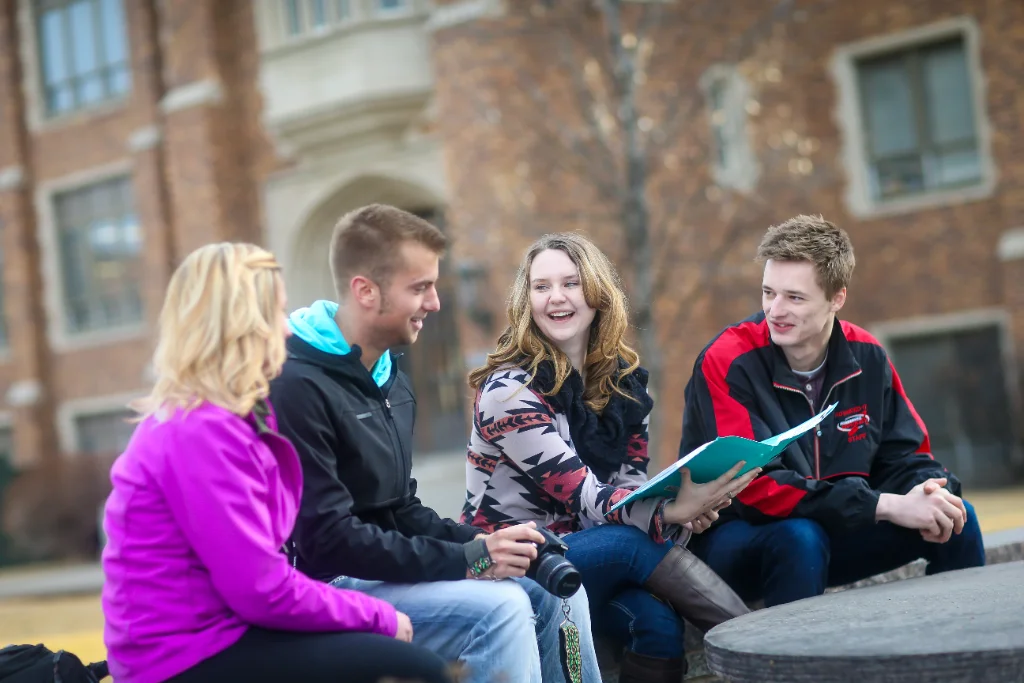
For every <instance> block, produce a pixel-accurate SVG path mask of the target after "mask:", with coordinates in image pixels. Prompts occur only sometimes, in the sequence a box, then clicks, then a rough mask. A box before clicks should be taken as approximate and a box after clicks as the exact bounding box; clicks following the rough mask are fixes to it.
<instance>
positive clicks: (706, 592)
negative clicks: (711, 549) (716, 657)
mask: <svg viewBox="0 0 1024 683" xmlns="http://www.w3.org/2000/svg"><path fill="white" fill-rule="evenodd" d="M644 587H645V588H646V589H647V590H649V591H650V592H651V593H653V594H654V595H655V596H657V597H659V598H661V599H662V600H664V601H665V602H667V603H668V604H670V605H671V606H672V609H674V610H675V611H676V614H678V615H679V616H681V617H683V618H684V619H686V620H687V621H688V622H690V623H691V624H693V625H694V626H696V627H697V628H699V629H700V630H701V631H704V632H705V633H707V632H708V631H710V630H711V629H712V628H714V627H715V626H718V625H719V624H721V623H722V622H724V621H728V620H729V619H732V618H733V617H738V616H740V615H742V614H747V613H748V612H750V609H749V608H748V607H747V606H746V604H745V603H744V602H743V600H741V599H740V596H738V595H736V592H735V591H733V589H732V588H730V587H729V585H728V584H727V583H726V582H725V581H724V580H723V579H722V577H720V576H719V575H718V574H716V573H715V572H714V571H713V570H712V569H711V567H709V566H707V565H706V564H704V563H703V562H702V561H701V560H700V559H698V558H697V556H696V555H694V554H693V553H692V552H690V551H689V550H687V549H686V548H684V547H682V546H678V545H676V546H672V549H671V550H669V551H668V555H666V556H665V558H664V559H663V560H662V561H661V562H660V563H658V566H657V567H655V568H654V571H653V572H651V576H650V578H648V579H647V583H646V584H644Z"/></svg>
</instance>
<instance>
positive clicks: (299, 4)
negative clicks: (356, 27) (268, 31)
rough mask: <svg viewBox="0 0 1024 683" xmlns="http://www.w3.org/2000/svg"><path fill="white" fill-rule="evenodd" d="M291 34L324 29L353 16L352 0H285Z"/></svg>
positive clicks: (288, 32) (298, 34) (285, 11)
mask: <svg viewBox="0 0 1024 683" xmlns="http://www.w3.org/2000/svg"><path fill="white" fill-rule="evenodd" d="M283 6H284V20H285V24H286V28H287V34H288V35H289V36H292V37H294V36H301V35H303V34H306V33H312V32H316V31H322V30H325V29H327V28H329V27H330V26H333V25H337V24H343V23H345V22H347V21H348V20H350V19H351V18H352V0H283Z"/></svg>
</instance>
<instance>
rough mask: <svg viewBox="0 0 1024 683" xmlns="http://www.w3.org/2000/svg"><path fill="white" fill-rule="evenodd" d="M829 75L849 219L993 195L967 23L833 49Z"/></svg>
mask: <svg viewBox="0 0 1024 683" xmlns="http://www.w3.org/2000/svg"><path fill="white" fill-rule="evenodd" d="M831 71H832V76H833V78H834V79H835V82H836V86H837V90H838V92H837V95H838V107H837V120H838V122H839V125H840V126H841V128H842V133H843V136H842V160H843V164H844V166H845V171H846V175H847V178H848V179H849V181H848V183H847V186H846V192H845V203H846V207H847V209H848V210H849V211H850V213H851V214H852V215H853V216H854V217H856V218H875V217H878V216H888V215H896V214H901V213H907V212H911V211H920V210H924V209H930V208H934V207H939V206H952V205H957V204H963V203H964V202H969V201H977V200H981V199H986V198H988V197H991V196H992V194H993V192H995V187H996V169H995V165H994V163H993V159H992V152H991V148H992V131H991V126H990V124H989V122H988V118H987V115H986V113H985V101H986V95H985V79H984V76H983V72H982V66H981V29H980V28H979V27H978V23H977V21H976V20H975V19H974V18H972V17H970V16H961V17H955V18H951V19H943V20H942V21H937V22H935V23H932V24H926V25H924V26H917V27H914V28H911V29H908V30H906V31H902V32H899V33H885V34H882V35H878V36H874V37H871V38H867V39H865V40H862V41H859V42H857V43H852V44H849V45H841V46H839V47H837V48H836V50H835V54H834V56H833V58H832V64H831Z"/></svg>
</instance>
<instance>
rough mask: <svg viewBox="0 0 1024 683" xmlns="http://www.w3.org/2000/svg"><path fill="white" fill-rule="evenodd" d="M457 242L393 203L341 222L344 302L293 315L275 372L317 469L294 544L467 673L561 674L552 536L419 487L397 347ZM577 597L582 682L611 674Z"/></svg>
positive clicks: (313, 570) (336, 262) (304, 566)
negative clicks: (470, 513) (505, 524)
mask: <svg viewBox="0 0 1024 683" xmlns="http://www.w3.org/2000/svg"><path fill="white" fill-rule="evenodd" d="M446 244H447V240H446V238H445V237H444V235H443V234H442V233H441V231H440V230H438V229H437V228H436V227H434V226H433V225H431V224H430V223H428V222H427V221H424V220H422V219H421V218H418V217H416V216H414V215H412V214H409V213H407V212H405V211H401V210H399V209H396V208H394V207H390V206H382V205H372V206H367V207H364V208H361V209H358V210H356V211H353V212H351V213H349V214H347V215H345V216H344V217H342V219H341V220H340V221H339V222H338V224H337V226H336V227H335V229H334V234H333V237H332V240H331V247H330V265H331V273H332V275H333V277H334V282H335V288H336V290H337V294H338V303H333V302H328V301H318V302H316V303H314V304H313V305H312V306H310V307H309V308H305V309H301V310H299V311H296V312H295V313H293V314H292V316H291V318H290V323H291V327H292V332H293V335H292V337H291V338H290V339H289V340H288V354H289V358H288V360H287V362H286V363H285V366H284V370H283V371H282V374H281V376H280V377H278V378H277V379H276V380H274V382H273V383H272V385H271V403H272V404H273V406H274V408H275V410H276V412H277V418H278V423H279V426H280V430H281V433H282V434H283V435H284V436H286V437H288V438H289V439H290V440H291V441H292V443H293V444H295V447H296V449H297V450H298V452H299V456H300V459H301V461H302V468H303V479H304V486H303V495H302V504H301V509H300V511H299V516H298V520H297V522H296V528H295V533H294V540H293V544H292V552H293V553H294V557H295V562H296V566H297V567H298V568H299V569H300V570H302V571H303V572H305V573H307V574H309V575H311V576H314V577H316V578H320V579H322V580H325V581H331V582H332V583H333V585H335V586H337V587H338V588H342V589H351V590H359V591H363V592H366V593H369V594H372V595H374V596H376V597H378V598H381V599H384V600H387V601H389V602H391V603H392V604H394V605H395V607H396V608H397V609H398V610H400V611H401V612H404V613H405V614H407V615H409V618H410V620H411V621H412V627H413V629H414V631H413V639H414V642H416V643H418V644H420V645H423V646H425V647H427V648H429V649H432V650H434V651H435V652H437V653H438V654H440V655H441V656H443V657H445V658H447V659H449V660H451V661H460V662H461V663H462V664H464V665H465V667H466V669H467V674H468V678H466V679H465V680H466V681H479V682H483V681H494V680H507V681H509V682H510V683H512V682H518V681H530V682H534V681H536V682H538V683H539V681H541V680H543V681H545V682H547V681H561V680H563V673H562V672H563V669H562V663H561V660H560V652H561V647H560V644H559V631H560V628H559V627H560V626H561V624H562V623H563V621H564V614H563V602H562V601H561V600H559V599H556V598H555V597H554V596H552V595H551V594H549V593H547V592H546V591H545V590H544V589H543V588H541V587H540V586H539V585H538V584H537V583H535V582H533V581H531V580H529V579H525V578H523V576H524V574H525V573H526V571H527V569H528V567H529V565H530V562H531V561H532V560H533V559H534V558H535V557H536V554H537V550H536V547H535V545H534V543H537V542H542V541H543V537H542V536H541V535H540V534H539V533H538V532H537V530H536V528H535V527H534V525H533V524H532V523H531V524H523V525H518V526H514V527H510V528H507V529H504V530H501V531H498V532H495V533H493V534H486V533H484V532H483V531H481V530H480V529H476V528H474V527H472V526H469V525H464V524H459V523H456V522H454V521H452V520H450V519H441V518H440V517H439V516H438V515H437V513H435V512H434V511H433V510H431V509H430V508H427V507H425V506H424V505H423V504H422V503H421V502H420V500H419V499H418V498H417V497H416V482H415V480H413V479H412V477H411V470H412V438H413V423H414V421H415V416H416V399H415V397H414V396H413V392H412V389H411V387H410V384H409V380H408V378H407V377H406V375H405V374H404V373H403V372H401V371H400V370H399V369H398V364H397V357H395V356H394V355H393V354H392V353H391V352H390V351H389V349H390V348H391V347H393V346H398V345H404V344H412V343H414V342H415V341H416V338H417V336H418V335H419V331H420V330H421V329H422V327H423V324H424V319H425V318H426V317H427V316H428V314H430V313H432V312H435V311H437V310H438V309H439V308H440V302H439V300H438V296H437V290H436V289H435V286H434V285H435V282H436V280H437V277H438V263H439V259H440V256H441V255H442V253H443V252H444V250H445V248H446ZM506 578H511V579H514V580H512V581H497V582H492V581H477V580H473V579H506ZM568 606H569V607H570V614H571V618H572V621H573V623H575V625H576V626H577V628H578V629H579V633H580V650H581V652H580V659H581V660H582V661H581V663H580V666H581V668H582V670H583V674H584V676H583V680H600V674H599V673H598V669H597V657H596V655H595V654H594V647H593V641H592V638H591V632H590V615H589V606H588V603H587V600H586V595H585V593H584V591H583V590H582V589H581V590H580V592H579V593H577V594H576V595H574V596H573V597H572V598H570V599H569V601H568ZM535 617H536V619H535Z"/></svg>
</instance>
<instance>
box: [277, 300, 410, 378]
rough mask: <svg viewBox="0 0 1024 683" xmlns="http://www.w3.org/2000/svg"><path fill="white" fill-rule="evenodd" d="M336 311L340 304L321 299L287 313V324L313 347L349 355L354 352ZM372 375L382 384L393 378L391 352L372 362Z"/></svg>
mask: <svg viewBox="0 0 1024 683" xmlns="http://www.w3.org/2000/svg"><path fill="white" fill-rule="evenodd" d="M337 312H338V304H336V303H334V302H333V301H325V300H323V299H321V300H319V301H316V302H314V303H313V304H312V305H311V306H309V307H308V308H300V309H298V310H297V311H295V312H294V313H292V314H291V315H290V316H288V326H289V327H291V328H292V334H294V335H295V336H296V337H298V338H299V339H301V340H302V341H304V342H306V343H307V344H309V345H310V346H312V347H313V348H315V349H317V350H319V351H323V352H324V353H332V354H334V355H336V356H347V355H348V354H350V353H352V347H351V346H349V344H348V342H347V341H345V336H344V335H343V334H342V333H341V330H340V329H339V328H338V323H336V322H334V315H335V314H336V313H337ZM370 374H371V375H373V381H374V382H376V383H377V386H379V387H382V386H384V384H385V383H386V382H387V381H388V379H389V378H390V377H391V354H390V353H389V352H388V351H385V352H384V353H383V354H382V355H381V357H380V358H378V359H377V362H376V363H374V364H373V370H371V371H370Z"/></svg>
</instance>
